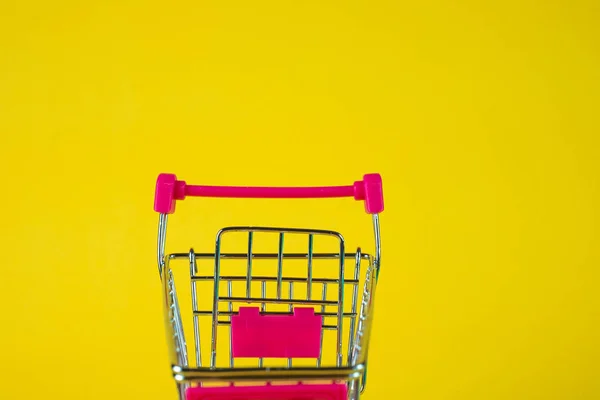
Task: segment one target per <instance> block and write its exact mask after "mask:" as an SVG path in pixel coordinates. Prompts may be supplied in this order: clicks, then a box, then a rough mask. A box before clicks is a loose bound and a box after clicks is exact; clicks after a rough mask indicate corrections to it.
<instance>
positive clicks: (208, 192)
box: [154, 174, 383, 214]
mask: <svg viewBox="0 0 600 400" xmlns="http://www.w3.org/2000/svg"><path fill="white" fill-rule="evenodd" d="M187 196H192V197H233V198H261V199H307V198H331V197H354V199H355V200H364V202H365V210H366V212H367V213H369V214H377V213H380V212H382V211H383V185H382V181H381V176H380V175H379V174H367V175H365V176H364V177H363V180H362V181H356V182H354V184H353V185H349V186H323V187H247V186H198V185H188V184H186V183H185V181H179V180H177V177H176V176H175V175H173V174H160V175H159V176H158V179H157V180H156V192H155V196H154V211H156V212H159V213H161V214H173V213H174V212H175V203H176V201H177V200H183V199H185V198H186V197H187Z"/></svg>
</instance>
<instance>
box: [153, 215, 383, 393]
mask: <svg viewBox="0 0 600 400" xmlns="http://www.w3.org/2000/svg"><path fill="white" fill-rule="evenodd" d="M166 223H167V217H166V215H161V216H160V219H159V235H158V236H159V240H158V265H159V274H160V276H161V280H162V282H163V290H164V299H165V304H164V308H165V312H164V315H165V317H166V319H165V325H166V330H167V336H168V337H170V338H171V339H170V340H169V341H168V343H169V346H168V350H169V356H170V360H171V365H172V372H173V376H174V378H175V381H176V382H177V383H178V388H179V393H180V398H181V399H183V398H184V393H185V389H186V388H187V387H188V386H189V385H190V384H191V383H194V382H195V383H198V382H235V381H248V380H251V381H256V380H259V381H269V382H270V381H278V380H290V379H294V380H298V381H310V380H323V379H328V380H329V379H331V380H338V381H339V380H342V381H347V382H348V383H349V388H350V392H349V399H350V400H356V399H358V398H359V395H360V393H362V392H363V391H364V390H365V387H366V361H367V354H368V343H369V338H370V332H371V327H372V319H373V308H374V295H375V289H376V285H377V280H378V279H377V278H378V276H379V271H380V258H381V239H380V228H379V219H378V216H377V215H374V216H373V226H374V232H375V244H376V246H375V249H376V253H375V254H376V256H375V257H372V256H370V255H368V254H360V251H357V253H349V254H348V253H345V252H344V251H343V248H342V250H341V251H340V253H339V254H337V253H321V254H314V253H312V252H311V251H310V250H309V252H308V253H306V254H303V253H287V254H286V253H283V252H282V251H281V246H280V251H279V252H278V253H277V254H276V256H277V257H278V260H279V261H280V263H281V260H282V259H285V258H307V259H308V260H309V265H311V262H310V260H312V259H315V258H319V257H330V258H336V257H338V258H339V259H341V260H343V259H344V258H345V257H350V256H353V257H355V258H356V259H357V260H358V259H367V260H368V261H369V267H368V269H367V273H366V280H365V283H364V291H363V298H362V301H361V309H360V313H359V320H358V326H357V327H356V333H355V336H354V340H353V345H352V349H351V351H350V352H349V355H348V356H349V360H348V365H347V366H341V365H340V364H341V363H340V362H339V361H338V365H337V366H336V367H322V366H321V365H320V363H317V366H316V367H309V368H306V367H294V368H292V366H291V362H289V363H288V367H287V368H273V367H271V368H264V367H263V365H262V360H260V362H259V366H258V368H233V367H232V365H230V367H229V368H217V367H215V366H214V357H215V355H214V354H211V364H212V365H213V366H211V367H201V366H200V365H201V363H200V362H199V361H200V360H199V359H198V358H199V355H198V358H197V360H196V361H197V365H198V366H197V367H195V368H192V367H189V366H188V363H187V354H185V353H184V352H185V351H186V350H184V348H185V338H184V337H183V327H182V324H181V318H180V316H179V306H178V304H177V295H176V291H175V288H174V282H173V275H172V271H171V268H170V261H171V260H172V259H176V258H181V257H189V259H190V266H191V268H192V269H193V270H194V272H192V271H191V272H190V273H191V274H193V273H195V269H196V266H195V259H196V258H198V257H200V258H208V257H215V259H216V256H217V254H219V252H218V251H216V252H215V253H194V252H193V251H191V252H189V253H175V254H170V255H168V256H166V255H165V251H164V249H165V241H166ZM228 229H236V228H228ZM238 229H239V228H238ZM245 229H248V228H245ZM264 229H267V230H269V231H277V230H279V229H277V228H264ZM300 231H302V230H300ZM323 232H329V231H323ZM309 240H311V241H312V237H311V239H309ZM217 246H218V241H217ZM250 246H251V236H250V237H249V247H250ZM217 250H218V249H217ZM247 256H248V254H244V253H220V254H219V258H220V259H224V258H241V257H244V258H245V257H247ZM274 256H275V255H274V254H272V253H256V254H254V257H264V258H270V257H274ZM249 263H250V261H249ZM249 267H250V266H249ZM356 274H357V273H355V277H354V279H353V280H351V282H350V283H352V284H354V282H353V281H356V280H358V278H357V275H356ZM264 278H268V277H264ZM202 279H204V278H202V277H200V276H199V277H197V280H202ZM238 279H239V278H238V277H236V278H235V280H238ZM297 279H300V278H297ZM297 279H296V278H293V277H291V278H290V277H285V278H284V277H283V276H281V275H280V274H278V277H277V282H278V284H279V285H281V283H282V282H289V284H290V285H291V284H292V283H293V282H295V281H298V280H297ZM233 280H234V279H229V280H228V294H229V295H228V297H230V298H231V295H230V285H231V282H232V281H233ZM268 280H269V279H265V280H261V295H262V299H264V298H265V289H264V287H265V283H266V281H268ZM342 280H343V275H342ZM216 281H217V280H216V279H215V282H216ZM334 281H335V280H334ZM307 282H308V283H309V285H308V287H309V288H311V287H312V285H311V284H312V283H313V280H312V278H308V279H307ZM317 283H319V282H317ZM321 283H322V284H323V292H324V293H325V291H326V285H327V283H328V282H327V281H323V282H321ZM332 283H339V281H337V282H332ZM340 286H341V287H342V289H340V290H341V291H343V285H340ZM354 287H355V290H354V292H353V303H354V302H355V301H356V297H357V285H356V284H355V285H354ZM248 289H249V288H248V285H247V290H248ZM217 290H218V288H217ZM249 292H250V290H248V293H247V294H248V295H249V294H250V293H249ZM310 292H311V289H308V293H307V294H308V296H310V294H311V293H310ZM280 293H281V292H280V291H279V290H278V294H280ZM215 299H217V305H216V310H217V312H218V297H217V296H215ZM262 299H261V300H262ZM322 307H324V306H322ZM262 309H263V310H264V303H263V304H262ZM323 310H324V309H323ZM341 311H342V317H343V316H344V313H343V308H341ZM217 314H218V313H217ZM223 314H228V315H231V314H232V312H231V308H230V309H229V311H228V312H227V313H222V315H223ZM353 325H354V324H351V332H352V330H354V327H353ZM338 332H341V329H340V330H339V331H338ZM195 333H196V327H195ZM195 336H196V337H198V336H197V335H195ZM350 336H351V337H352V333H351V334H350ZM338 360H339V357H338Z"/></svg>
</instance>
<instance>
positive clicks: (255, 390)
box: [186, 383, 348, 400]
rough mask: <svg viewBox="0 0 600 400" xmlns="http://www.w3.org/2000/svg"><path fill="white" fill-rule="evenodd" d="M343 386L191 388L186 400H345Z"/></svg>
mask: <svg viewBox="0 0 600 400" xmlns="http://www.w3.org/2000/svg"><path fill="white" fill-rule="evenodd" d="M347 396H348V391H347V387H346V385H345V384H339V383H333V384H328V385H303V384H298V385H281V386H280V385H264V386H223V387H193V388H189V389H188V390H187V393H186V397H187V400H346V399H347V398H348V397H347Z"/></svg>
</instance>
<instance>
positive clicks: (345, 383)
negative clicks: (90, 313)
mask: <svg viewBox="0 0 600 400" xmlns="http://www.w3.org/2000/svg"><path fill="white" fill-rule="evenodd" d="M188 196H196V197H221V198H224V197H228V198H296V199H301V198H328V197H354V199H356V200H362V201H364V205H365V210H366V212H367V213H368V214H371V215H372V220H373V228H374V234H375V243H374V244H375V246H374V253H373V254H368V253H364V252H362V251H361V249H360V248H358V249H357V250H356V251H355V252H348V251H347V250H346V248H345V243H344V238H343V237H342V235H341V234H339V233H337V232H334V231H329V230H318V229H297V228H290V229H284V228H271V227H256V226H249V227H239V226H236V227H227V228H223V229H221V230H219V231H218V232H217V234H216V241H215V248H214V252H207V253H202V252H196V251H194V249H191V250H190V251H189V252H184V253H166V252H165V247H166V246H165V244H166V231H167V216H168V215H169V214H173V213H174V212H175V204H176V201H177V200H183V199H185V198H186V197H188ZM154 210H155V211H156V212H157V213H159V224H158V270H159V274H160V278H161V281H162V290H163V295H164V302H163V306H164V322H165V328H166V333H167V341H168V350H169V358H170V363H171V369H172V373H173V376H174V379H175V383H176V385H177V390H178V394H179V399H181V400H183V399H187V400H242V399H244V400H275V399H277V400H347V399H350V400H357V399H359V397H360V395H361V393H363V391H364V389H365V386H366V376H367V355H368V347H369V336H370V331H371V328H372V325H373V324H372V321H373V308H374V298H375V288H376V284H377V278H378V276H379V268H380V260H381V239H380V228H379V213H381V212H382V211H383V189H382V181H381V177H380V175H378V174H367V175H365V176H364V177H363V180H361V181H357V182H355V183H354V184H353V185H349V186H332V187H275V188H273V187H231V186H194V185H188V184H186V182H184V181H181V180H177V177H176V176H175V175H173V174H160V175H159V176H158V179H157V182H156V193H155V201H154ZM233 234H237V235H243V240H244V249H243V251H238V252H228V251H226V250H225V247H226V246H225V242H226V241H225V238H227V237H229V236H230V235H233ZM261 235H270V236H271V239H269V240H271V241H270V242H269V243H272V244H273V246H277V247H276V248H277V249H278V250H277V251H274V252H261V251H259V250H257V249H256V242H257V239H258V237H259V236H261ZM290 236H294V237H300V238H301V239H302V240H303V242H302V243H304V244H305V247H303V251H300V252H295V251H286V250H285V249H286V247H285V245H284V238H289V237H290ZM323 238H325V239H327V240H329V242H330V243H331V242H332V241H333V243H334V247H333V248H334V249H335V250H334V251H325V252H323V251H318V249H317V247H316V244H317V242H318V241H320V240H321V239H323ZM285 240H287V239H285ZM304 240H305V241H304ZM315 249H317V250H315ZM178 260H179V261H180V262H183V263H185V264H186V265H187V267H188V268H189V275H188V274H187V273H186V274H184V278H185V279H186V280H187V282H188V284H189V285H190V286H189V287H190V291H189V292H187V291H186V292H187V293H188V295H189V301H188V303H187V304H184V302H183V300H182V297H181V295H182V293H181V292H180V293H179V295H180V296H179V297H178V292H177V291H176V288H175V285H176V282H179V280H178V279H179V278H178V276H180V275H179V273H177V274H175V273H174V269H175V267H174V265H175V264H176V262H177V261H178ZM263 261H264V262H266V263H270V264H268V265H267V267H268V268H267V267H265V266H264V265H263V266H262V268H263V271H262V272H261V271H260V270H259V269H258V266H257V264H258V263H260V262H263ZM348 261H349V262H350V264H351V267H353V268H348V269H347V268H346V264H347V263H348ZM228 262H231V263H235V266H233V267H231V268H230V269H229V270H227V271H226V270H225V268H226V267H225V264H226V263H228ZM203 263H208V264H203ZM293 263H295V268H296V270H295V271H296V272H294V273H291V272H290V271H293V270H294V269H293V268H292V267H289V266H290V265H292V264H293ZM324 263H328V265H327V267H326V266H325V264H324ZM298 264H300V267H299V266H298ZM365 264H366V268H361V267H362V266H363V265H365ZM207 265H208V266H207ZM332 265H333V269H332V268H331V266H332ZM227 268H229V267H227ZM265 268H267V269H268V271H271V272H270V273H265V272H264V271H266V270H267V269H265ZM298 268H299V269H298ZM326 270H327V271H330V272H331V271H334V272H333V275H330V276H326V275H324V271H326ZM297 271H302V272H303V273H298V272H297ZM176 276H177V277H176ZM206 284H208V286H206ZM202 285H204V286H202ZM200 286H202V288H200ZM359 286H362V287H363V291H362V299H360V300H359ZM234 289H235V290H234ZM184 310H185V311H186V312H188V313H189V314H190V317H189V318H186V319H183V318H182V316H181V315H182V312H183V311H184ZM186 334H187V336H188V337H189V336H190V335H191V336H193V348H194V355H193V356H191V355H190V356H188V347H187V343H186ZM330 334H333V336H328V337H329V338H331V344H332V346H326V345H327V340H324V337H325V336H326V335H330ZM328 349H329V350H328ZM217 355H218V356H217Z"/></svg>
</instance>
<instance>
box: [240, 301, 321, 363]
mask: <svg viewBox="0 0 600 400" xmlns="http://www.w3.org/2000/svg"><path fill="white" fill-rule="evenodd" d="M322 325H323V317H322V316H319V315H315V311H314V310H313V309H312V308H294V313H293V315H260V313H259V308H258V307H240V309H239V313H238V314H237V315H234V316H233V317H232V318H231V335H232V352H233V356H234V357H236V358H237V357H242V358H244V357H272V358H317V357H319V353H320V350H321V327H322Z"/></svg>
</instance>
